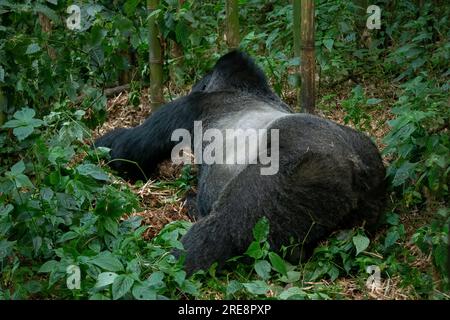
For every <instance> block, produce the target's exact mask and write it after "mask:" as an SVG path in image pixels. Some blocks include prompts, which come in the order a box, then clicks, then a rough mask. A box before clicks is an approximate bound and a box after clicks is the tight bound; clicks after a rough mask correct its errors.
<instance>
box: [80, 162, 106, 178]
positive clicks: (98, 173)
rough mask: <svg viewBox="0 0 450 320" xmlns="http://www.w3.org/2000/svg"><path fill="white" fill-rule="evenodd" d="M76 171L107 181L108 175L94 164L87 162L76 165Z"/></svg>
mask: <svg viewBox="0 0 450 320" xmlns="http://www.w3.org/2000/svg"><path fill="white" fill-rule="evenodd" d="M77 171H78V173H79V174H81V175H83V176H90V177H92V178H94V179H97V180H100V181H108V180H109V177H108V175H107V174H106V173H105V172H104V171H103V170H102V169H101V168H100V167H98V166H96V165H95V164H91V163H87V164H81V165H79V166H77Z"/></svg>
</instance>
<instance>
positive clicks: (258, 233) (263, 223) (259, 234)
mask: <svg viewBox="0 0 450 320" xmlns="http://www.w3.org/2000/svg"><path fill="white" fill-rule="evenodd" d="M268 235H269V220H267V218H266V217H262V218H261V219H259V220H258V222H257V223H256V224H255V227H254V228H253V237H254V239H255V240H256V241H258V242H263V241H265V240H267V236H268Z"/></svg>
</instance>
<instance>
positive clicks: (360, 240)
mask: <svg viewBox="0 0 450 320" xmlns="http://www.w3.org/2000/svg"><path fill="white" fill-rule="evenodd" d="M352 240H353V244H354V245H355V248H356V255H358V254H359V253H361V252H362V251H364V250H366V249H367V247H368V246H369V244H370V240H369V238H367V237H366V236H363V235H360V234H358V235H356V236H354V237H353V239H352Z"/></svg>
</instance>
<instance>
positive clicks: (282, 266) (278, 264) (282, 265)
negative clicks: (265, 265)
mask: <svg viewBox="0 0 450 320" xmlns="http://www.w3.org/2000/svg"><path fill="white" fill-rule="evenodd" d="M269 260H270V263H271V264H272V268H273V269H274V270H275V271H277V272H278V273H281V274H282V275H284V276H287V268H286V262H285V261H284V260H283V259H282V258H281V257H280V256H279V255H278V254H276V253H275V252H269Z"/></svg>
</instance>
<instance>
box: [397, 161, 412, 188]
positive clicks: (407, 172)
mask: <svg viewBox="0 0 450 320" xmlns="http://www.w3.org/2000/svg"><path fill="white" fill-rule="evenodd" d="M416 166H417V163H411V162H409V161H405V162H404V163H403V164H402V165H401V166H400V168H398V169H397V171H396V172H395V176H394V179H393V180H392V185H393V186H394V187H397V186H400V185H402V184H403V183H405V181H406V180H407V179H408V178H409V177H411V176H413V174H414V173H415V168H416Z"/></svg>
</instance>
